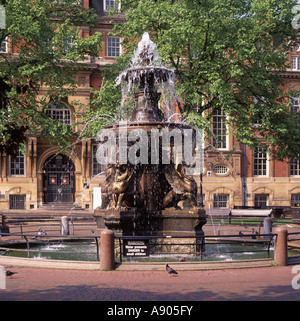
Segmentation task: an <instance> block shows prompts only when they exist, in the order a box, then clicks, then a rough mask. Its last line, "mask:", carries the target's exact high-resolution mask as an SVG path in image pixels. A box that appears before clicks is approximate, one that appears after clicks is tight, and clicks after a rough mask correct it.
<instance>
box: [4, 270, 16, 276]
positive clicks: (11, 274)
mask: <svg viewBox="0 0 300 321" xmlns="http://www.w3.org/2000/svg"><path fill="white" fill-rule="evenodd" d="M5 273H6V276H10V278H12V276H13V275H14V274H18V272H12V271H9V270H6V271H5Z"/></svg>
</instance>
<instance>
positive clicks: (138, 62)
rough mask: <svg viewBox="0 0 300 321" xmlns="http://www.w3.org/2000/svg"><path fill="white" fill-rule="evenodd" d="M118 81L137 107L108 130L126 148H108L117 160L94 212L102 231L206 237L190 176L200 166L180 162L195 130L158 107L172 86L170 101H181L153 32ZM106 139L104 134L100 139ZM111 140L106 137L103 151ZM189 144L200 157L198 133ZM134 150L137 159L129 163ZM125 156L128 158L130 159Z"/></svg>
mask: <svg viewBox="0 0 300 321" xmlns="http://www.w3.org/2000/svg"><path fill="white" fill-rule="evenodd" d="M116 83H117V84H121V86H122V93H123V102H124V95H125V94H126V93H127V92H133V94H134V99H135V108H134V110H133V111H132V117H131V121H129V122H126V123H119V124H113V125H110V126H106V127H105V128H104V130H105V131H107V132H110V134H111V136H113V137H115V138H116V141H117V142H118V143H120V142H122V143H123V145H122V144H121V145H120V144H117V145H118V146H110V147H108V149H107V153H108V154H109V153H110V155H111V158H113V159H114V160H116V161H112V160H111V159H110V161H109V162H108V164H107V167H106V180H105V183H104V184H103V185H102V188H101V190H102V206H101V208H97V209H96V210H95V212H94V217H95V219H96V221H97V226H98V228H99V229H104V228H109V229H112V230H114V231H115V232H119V233H122V235H182V234H189V235H199V236H202V235H203V231H202V226H203V225H204V224H205V223H206V214H205V210H204V209H203V208H199V207H197V201H196V198H197V184H196V182H195V180H194V178H193V176H192V175H187V169H188V168H191V167H193V166H195V164H192V163H191V162H186V161H185V160H183V161H179V160H178V157H179V159H180V156H181V154H182V151H183V150H184V144H187V142H188V138H187V134H186V132H187V131H190V132H192V128H191V127H190V126H189V125H187V124H184V123H180V122H169V121H165V117H164V113H163V111H162V110H161V109H160V108H159V99H160V95H161V92H160V91H161V90H166V88H167V87H168V91H169V92H170V95H169V99H171V100H175V99H176V96H175V89H174V83H175V75H174V72H173V70H171V69H168V68H166V67H164V66H163V65H162V64H161V61H160V59H159V55H158V51H157V48H156V45H155V44H154V43H153V42H152V41H151V40H150V38H149V35H148V33H144V35H143V37H142V40H141V41H140V43H139V44H138V47H137V50H136V51H135V53H134V56H133V58H132V62H131V66H130V68H128V69H126V70H124V71H123V72H122V73H121V74H120V75H119V77H118V78H117V80H116ZM169 118H170V112H169V111H168V112H167V119H169ZM124 133H125V134H124ZM162 133H167V135H168V133H170V136H167V138H168V139H169V146H168V152H169V155H170V157H169V162H166V161H165V159H164V157H163V155H165V154H164V152H165V149H166V147H165V145H164V144H163V142H164V138H165V137H164V136H163V134H162ZM174 133H175V134H176V135H177V138H176V137H175V136H176V135H175V134H174ZM154 134H157V135H156V136H155V135H154ZM122 135H123V136H122ZM124 135H125V136H124ZM103 136H105V135H100V136H99V137H101V139H100V140H102V139H103ZM154 136H155V139H153V137H154ZM134 137H136V142H135V143H136V144H133V143H132V142H133V140H132V138H134ZM106 142H107V136H106V140H105V139H104V140H102V143H100V146H99V149H98V151H99V150H101V146H102V147H103V146H104V144H105V143H106ZM124 142H125V143H124ZM190 144H191V145H192V146H189V147H190V148H191V149H192V150H193V151H192V153H193V154H195V153H194V152H195V147H196V141H195V133H193V140H192V141H191V142H190ZM133 145H138V146H139V148H135V149H133V147H136V146H133ZM142 147H143V148H144V149H143V150H142ZM148 147H149V148H148ZM109 149H110V150H109ZM153 149H154V150H155V151H156V154H155V156H156V157H153ZM150 151H151V152H150ZM132 152H134V157H133V158H134V160H132V158H131V159H130V155H132ZM97 153H98V152H97ZM124 153H125V155H128V157H127V158H126V159H125V160H124ZM142 153H144V154H143V155H141V154H142ZM145 153H146V154H145ZM121 155H123V157H121ZM141 156H143V157H144V158H142V157H141ZM145 159H146V160H147V161H144V160H145ZM135 160H136V161H135ZM149 160H151V161H150V162H148V161H149ZM181 201H187V202H188V208H184V209H183V208H180V207H179V202H181Z"/></svg>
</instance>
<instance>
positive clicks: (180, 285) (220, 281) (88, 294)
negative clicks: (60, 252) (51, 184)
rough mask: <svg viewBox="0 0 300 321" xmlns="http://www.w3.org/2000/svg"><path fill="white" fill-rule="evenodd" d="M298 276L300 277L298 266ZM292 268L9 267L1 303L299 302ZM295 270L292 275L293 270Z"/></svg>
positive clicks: (297, 280)
mask: <svg viewBox="0 0 300 321" xmlns="http://www.w3.org/2000/svg"><path fill="white" fill-rule="evenodd" d="M297 267H298V272H297V273H298V274H300V266H297ZM292 269H293V266H286V267H266V268H251V269H225V270H207V271H178V272H179V274H178V276H174V277H172V276H171V277H170V276H169V275H168V274H167V273H166V272H164V271H150V272H149V271H145V272H144V271H132V272H131V271H111V272H105V271H82V270H81V271H78V270H58V269H53V270H52V269H40V268H10V270H12V271H15V272H18V274H16V275H14V276H13V277H12V278H11V279H10V278H7V279H6V289H5V290H3V289H0V300H1V301H11V300H18V301H23V300H26V301H50V300H51V301H52V300H54V301H62V300H66V301H74V300H82V301H208V300H209V301H212V300H214V301H224V300H226V301H227V300H234V301H237V300H242V301H249V300H250V301H253V300H259V301H261V300H268V301H269V300H271V301H277V300H281V301H282V300H283V301H287V300H288V301H289V300H293V301H299V299H300V289H298V290H297V289H294V288H295V286H294V288H293V286H292V281H293V280H294V284H296V285H297V284H298V285H299V279H300V277H297V273H292V272H293V271H292ZM294 272H295V271H294Z"/></svg>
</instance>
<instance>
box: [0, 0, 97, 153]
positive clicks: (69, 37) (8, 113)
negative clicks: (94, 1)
mask: <svg viewBox="0 0 300 321" xmlns="http://www.w3.org/2000/svg"><path fill="white" fill-rule="evenodd" d="M0 4H1V5H2V6H4V8H5V12H6V29H1V30H0V43H1V42H3V41H4V40H5V39H7V40H8V43H9V44H10V45H11V46H12V47H13V48H14V50H15V52H14V53H13V54H10V53H3V52H2V53H1V52H0V151H1V150H2V151H3V150H5V151H7V152H8V153H13V152H14V151H15V150H16V148H17V147H18V145H19V144H20V143H23V142H25V141H26V133H30V134H33V135H40V136H42V137H47V138H48V139H49V140H50V141H52V142H55V143H58V144H64V145H65V144H67V142H68V140H69V139H70V138H71V137H72V136H73V135H74V134H73V131H72V130H71V129H70V127H68V126H65V125H63V124H62V123H60V122H59V121H55V120H53V119H51V118H50V117H48V116H47V115H46V110H47V108H48V107H49V101H50V100H51V99H52V100H61V99H63V98H66V97H68V96H69V95H72V94H73V93H74V92H75V90H76V87H77V83H76V80H75V77H74V76H75V75H76V74H77V73H78V72H80V70H82V69H84V68H85V67H86V64H87V60H86V59H87V57H89V56H93V57H97V56H98V53H99V50H100V49H101V39H100V36H101V34H100V33H94V34H93V35H90V36H89V37H88V38H82V37H80V27H81V26H85V27H89V28H93V26H94V25H95V23H96V22H97V18H98V17H97V15H96V14H95V13H94V12H92V11H91V10H90V9H86V8H84V7H83V5H82V1H80V0H77V1H59V0H57V1H48V0H31V1H26V0H1V1H0ZM91 30H92V29H91ZM41 88H43V94H42V95H41V94H40V93H41V92H40V89H41Z"/></svg>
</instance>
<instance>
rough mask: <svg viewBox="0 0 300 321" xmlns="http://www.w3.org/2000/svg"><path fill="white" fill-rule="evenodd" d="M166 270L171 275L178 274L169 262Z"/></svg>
mask: <svg viewBox="0 0 300 321" xmlns="http://www.w3.org/2000/svg"><path fill="white" fill-rule="evenodd" d="M166 270H167V272H168V273H169V275H172V274H173V275H174V274H178V273H177V272H176V271H175V270H174V269H172V268H171V267H170V266H169V265H168V264H166Z"/></svg>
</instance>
